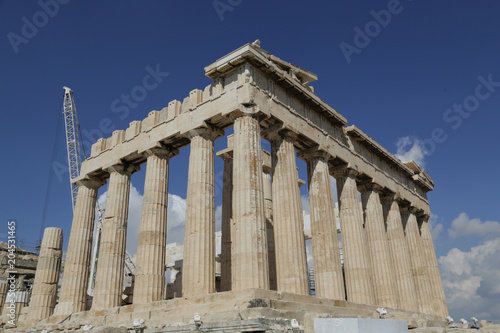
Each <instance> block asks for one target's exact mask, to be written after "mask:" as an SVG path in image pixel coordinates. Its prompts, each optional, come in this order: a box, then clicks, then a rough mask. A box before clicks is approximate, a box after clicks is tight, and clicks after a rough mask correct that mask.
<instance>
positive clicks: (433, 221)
mask: <svg viewBox="0 0 500 333" xmlns="http://www.w3.org/2000/svg"><path fill="white" fill-rule="evenodd" d="M438 219H439V216H437V215H436V214H432V213H431V217H430V218H429V228H430V229H431V235H432V240H434V241H436V240H437V239H438V237H439V234H440V233H441V231H443V224H441V223H438Z"/></svg>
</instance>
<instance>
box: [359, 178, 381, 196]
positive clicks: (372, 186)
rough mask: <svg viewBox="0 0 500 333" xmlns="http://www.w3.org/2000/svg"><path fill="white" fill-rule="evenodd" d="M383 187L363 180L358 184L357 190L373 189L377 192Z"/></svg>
mask: <svg viewBox="0 0 500 333" xmlns="http://www.w3.org/2000/svg"><path fill="white" fill-rule="evenodd" d="M383 188H384V187H383V186H382V185H379V184H377V183H374V182H372V181H368V182H364V183H361V184H359V185H358V190H359V192H366V191H373V192H376V193H379V192H380V190H382V189H383Z"/></svg>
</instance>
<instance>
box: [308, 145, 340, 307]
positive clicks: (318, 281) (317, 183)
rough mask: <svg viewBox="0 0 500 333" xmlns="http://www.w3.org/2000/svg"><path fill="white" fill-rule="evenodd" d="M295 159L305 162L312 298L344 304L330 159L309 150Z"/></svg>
mask: <svg viewBox="0 0 500 333" xmlns="http://www.w3.org/2000/svg"><path fill="white" fill-rule="evenodd" d="M298 156H299V157H300V158H302V159H303V160H304V161H306V162H307V177H308V183H309V210H310V214H311V234H312V250H313V260H314V283H315V288H316V296H318V297H325V298H332V299H340V300H345V291H344V277H343V274H342V263H341V261H340V248H339V240H338V235H337V224H336V223H335V212H334V203H333V198H332V192H331V187H330V173H329V170H328V159H329V158H330V155H329V154H327V153H326V152H324V151H321V150H317V149H313V150H307V151H303V152H300V153H299V154H298Z"/></svg>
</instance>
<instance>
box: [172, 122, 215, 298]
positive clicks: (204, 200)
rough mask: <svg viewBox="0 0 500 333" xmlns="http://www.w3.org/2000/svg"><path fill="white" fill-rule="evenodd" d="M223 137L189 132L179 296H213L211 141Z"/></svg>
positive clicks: (207, 131) (206, 131)
mask: <svg viewBox="0 0 500 333" xmlns="http://www.w3.org/2000/svg"><path fill="white" fill-rule="evenodd" d="M222 135H223V132H222V131H221V130H219V129H216V128H212V127H204V128H198V129H195V130H192V131H190V133H189V138H190V139H191V152H190V154H189V170H188V188H187V198H186V226H185V231H184V262H183V267H182V296H183V297H192V296H197V295H207V294H211V293H214V292H215V187H214V185H215V175H214V141H215V139H216V138H218V137H220V136H222Z"/></svg>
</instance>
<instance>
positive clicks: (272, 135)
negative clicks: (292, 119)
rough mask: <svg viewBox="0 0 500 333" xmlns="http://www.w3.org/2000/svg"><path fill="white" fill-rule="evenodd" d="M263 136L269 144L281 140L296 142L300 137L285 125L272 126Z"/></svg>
mask: <svg viewBox="0 0 500 333" xmlns="http://www.w3.org/2000/svg"><path fill="white" fill-rule="evenodd" d="M261 136H262V137H263V138H265V139H266V140H268V141H269V142H273V141H274V142H275V141H279V140H281V139H285V140H288V141H290V142H295V140H297V138H298V137H299V133H297V132H296V131H295V130H293V129H291V128H289V127H288V126H286V125H285V124H282V123H279V124H274V125H271V126H269V127H268V128H266V129H264V130H262V132H261Z"/></svg>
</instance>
